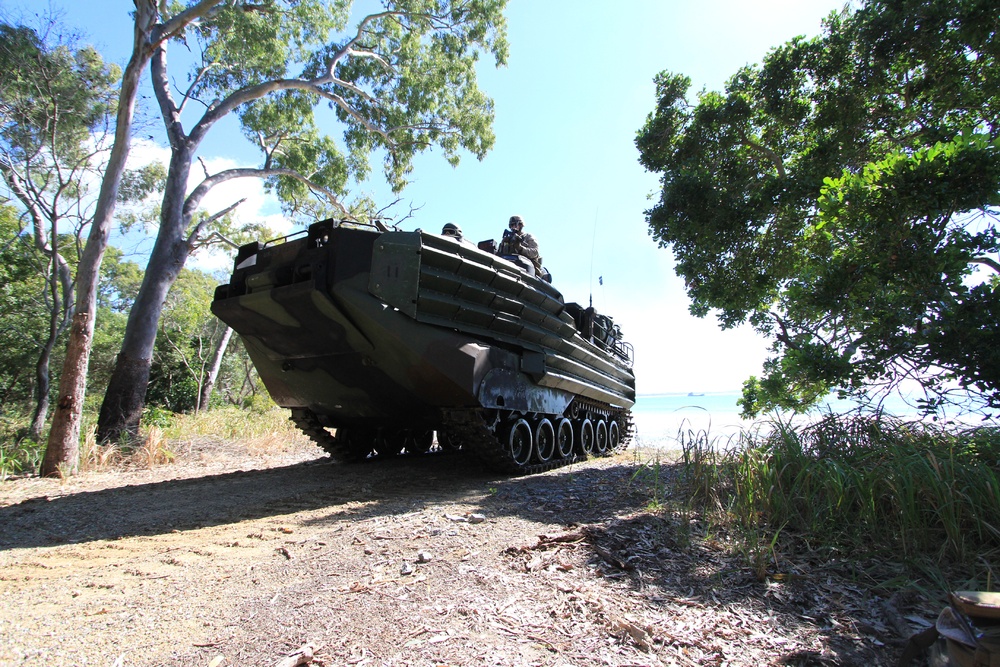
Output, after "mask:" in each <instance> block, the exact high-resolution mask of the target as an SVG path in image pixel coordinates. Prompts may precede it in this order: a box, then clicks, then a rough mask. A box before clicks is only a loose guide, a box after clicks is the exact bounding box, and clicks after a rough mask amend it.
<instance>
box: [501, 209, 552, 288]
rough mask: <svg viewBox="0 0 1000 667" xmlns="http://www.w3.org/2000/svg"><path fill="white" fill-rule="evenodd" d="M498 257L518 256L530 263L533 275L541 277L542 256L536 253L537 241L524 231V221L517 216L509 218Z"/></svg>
mask: <svg viewBox="0 0 1000 667" xmlns="http://www.w3.org/2000/svg"><path fill="white" fill-rule="evenodd" d="M497 254H499V255H501V256H503V255H520V256H521V257H526V258H527V259H528V260H530V261H531V264H532V266H533V268H534V269H535V271H534V274H533V275H537V276H541V275H542V273H543V272H542V256H541V254H540V253H539V252H538V241H536V240H535V237H534V236H532V235H531V234H529V233H527V232H526V231H524V220H523V219H522V218H521V216H519V215H512V216H510V221H509V222H508V223H507V229H506V230H505V231H504V233H503V240H502V241H500V250H499V251H498V253H497Z"/></svg>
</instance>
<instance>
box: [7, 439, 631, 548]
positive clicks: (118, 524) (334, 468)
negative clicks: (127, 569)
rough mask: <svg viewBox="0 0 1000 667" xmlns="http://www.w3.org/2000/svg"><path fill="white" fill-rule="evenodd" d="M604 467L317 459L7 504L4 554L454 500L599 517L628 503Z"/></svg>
mask: <svg viewBox="0 0 1000 667" xmlns="http://www.w3.org/2000/svg"><path fill="white" fill-rule="evenodd" d="M605 470H606V469H590V468H588V467H586V466H585V465H584V466H572V467H570V468H564V469H561V470H560V471H556V472H554V473H549V474H546V475H535V476H529V477H515V478H511V477H504V476H502V475H498V474H496V473H491V472H488V471H486V470H484V469H483V467H482V465H481V464H480V463H479V462H478V460H477V459H475V458H473V457H472V456H468V455H464V454H461V453H458V454H440V455H434V454H431V455H426V456H416V457H398V458H393V459H387V460H380V461H370V462H365V463H361V464H355V465H339V464H332V463H328V462H327V460H326V459H317V460H316V461H310V462H307V463H299V464H295V465H290V466H284V467H276V468H266V469H259V470H248V471H237V472H232V473H226V474H217V475H207V476H204V477H195V478H188V479H179V480H167V481H161V482H154V483H146V484H135V485H129V486H120V487H115V488H108V489H102V490H98V491H84V492H79V493H71V494H67V495H64V496H58V497H53V498H48V497H41V498H33V499H29V500H26V501H23V502H21V503H17V504H15V505H9V506H6V507H0V551H3V550H9V549H18V548H32V547H47V546H56V545H59V544H72V543H82V542H91V541H96V540H115V539H120V538H123V537H132V536H151V535H159V534H164V533H170V532H174V531H184V530H192V529H197V528H202V527H206V526H214V525H221V524H227V523H236V522H239V521H245V520H253V519H259V518H266V517H270V516H280V515H286V514H292V513H295V512H302V511H309V510H317V509H327V510H331V512H329V513H326V514H324V515H323V517H320V518H315V519H312V520H310V521H309V523H313V524H322V523H334V522H337V521H347V520H357V519H363V518H367V517H372V516H381V515H393V514H396V513H405V512H412V511H415V510H420V509H423V508H426V507H429V506H431V505H439V504H446V503H452V502H465V503H469V504H471V505H472V506H477V505H481V506H483V507H484V508H485V509H486V511H488V512H490V514H505V513H512V514H522V513H523V514H524V516H525V518H528V519H532V520H537V521H540V522H544V523H550V522H552V521H554V520H555V521H562V520H563V519H561V518H558V517H555V516H554V512H555V511H556V510H557V509H558V508H562V509H559V512H560V514H563V513H564V510H565V509H566V508H567V507H569V506H577V505H578V506H579V507H580V508H581V510H582V513H580V514H579V515H574V516H577V519H575V520H580V517H583V516H586V517H587V519H586V520H588V521H594V520H599V518H600V517H601V516H613V515H614V514H616V513H618V512H620V511H623V510H624V509H626V508H624V507H618V506H615V505H614V504H608V503H607V502H606V501H597V500H596V497H597V496H596V495H595V493H594V489H598V488H601V489H604V488H607V486H608V484H609V482H608V481H607V480H608V478H607V474H606V472H605ZM484 500H487V501H488V502H484ZM621 500H625V499H624V498H621ZM338 508H341V509H343V510H345V511H338ZM346 510H349V511H346Z"/></svg>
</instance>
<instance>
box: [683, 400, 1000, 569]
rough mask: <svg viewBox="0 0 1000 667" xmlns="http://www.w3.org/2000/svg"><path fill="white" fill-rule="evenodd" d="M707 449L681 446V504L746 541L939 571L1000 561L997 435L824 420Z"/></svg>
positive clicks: (883, 421) (859, 419)
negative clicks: (793, 544)
mask: <svg viewBox="0 0 1000 667" xmlns="http://www.w3.org/2000/svg"><path fill="white" fill-rule="evenodd" d="M716 444H717V443H713V442H712V441H709V440H708V438H707V437H706V438H702V439H695V440H692V441H688V442H686V443H685V451H684V462H685V480H686V485H687V493H688V495H689V497H691V498H692V499H693V500H694V501H696V502H700V503H706V504H709V505H712V506H714V507H716V508H720V509H722V510H724V511H725V513H726V515H727V517H728V520H730V521H732V522H733V523H735V525H737V526H738V527H740V528H741V529H742V530H744V531H753V533H754V534H755V535H760V533H761V532H762V531H765V532H766V531H770V534H772V535H777V533H778V532H780V531H782V530H785V531H792V532H794V533H797V534H800V535H804V536H808V538H809V539H810V541H811V543H812V544H817V543H821V544H826V545H831V546H833V545H835V546H838V547H840V548H845V547H847V548H850V549H855V550H856V549H862V550H864V551H865V552H868V553H873V554H883V555H891V556H893V557H899V556H901V557H903V558H904V559H914V558H926V557H931V558H932V559H933V560H934V561H936V562H939V563H944V562H958V563H970V564H971V563H974V562H976V561H979V562H980V563H981V562H987V563H989V562H997V561H998V560H1000V429H998V428H997V427H981V428H956V427H945V426H938V425H935V424H932V423H924V422H906V421H902V420H897V419H893V418H889V417H886V416H878V417H872V416H858V415H850V416H837V415H828V416H826V417H824V418H822V419H820V420H819V421H817V422H815V423H813V424H809V425H804V426H793V425H791V424H789V423H786V422H780V421H779V422H775V423H774V424H772V425H771V427H770V428H760V429H758V430H757V431H754V432H747V433H744V434H743V435H742V436H740V437H739V438H738V440H737V441H736V442H729V443H727V446H726V447H724V448H723V447H718V446H715V445H716ZM772 548H773V542H772ZM984 559H985V560H984ZM995 574H996V573H993V575H994V576H995Z"/></svg>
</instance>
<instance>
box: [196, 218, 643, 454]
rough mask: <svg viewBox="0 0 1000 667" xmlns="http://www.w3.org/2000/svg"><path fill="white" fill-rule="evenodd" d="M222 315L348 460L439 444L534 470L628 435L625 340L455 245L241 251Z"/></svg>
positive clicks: (493, 260) (221, 299)
mask: <svg viewBox="0 0 1000 667" xmlns="http://www.w3.org/2000/svg"><path fill="white" fill-rule="evenodd" d="M212 311H213V312H214V313H215V314H216V315H217V316H218V317H219V318H220V319H221V320H222V321H223V322H225V323H226V324H228V325H229V326H231V327H232V328H233V329H234V330H235V331H236V332H237V333H238V334H239V335H240V337H241V338H242V340H243V342H244V344H245V346H246V349H247V351H248V353H249V354H250V357H251V359H252V361H253V363H254V365H255V366H256V368H257V371H258V373H259V374H260V377H261V379H262V380H263V382H264V385H265V386H266V387H267V389H268V391H269V392H270V394H271V397H272V398H273V399H274V401H275V402H276V403H277V404H278V405H280V406H282V407H285V408H290V409H291V411H292V416H291V418H292V420H293V421H295V423H296V424H297V425H298V426H299V427H300V428H301V429H302V430H303V431H304V432H305V433H307V434H308V435H309V436H310V437H312V438H313V439H314V440H315V441H316V442H317V443H318V444H320V445H321V446H322V447H323V448H324V449H326V450H327V451H328V452H329V453H330V454H331V455H332V456H333V457H334V458H336V459H339V460H342V461H352V460H361V459H365V458H369V457H372V456H375V455H392V454H398V453H423V452H427V451H429V450H430V449H432V447H433V443H434V440H433V434H434V432H435V431H436V432H437V435H438V437H437V442H438V445H439V447H440V448H441V449H458V448H462V449H467V450H471V451H472V452H474V453H475V454H476V455H478V456H479V457H480V458H482V459H483V460H484V461H485V462H486V463H487V464H488V465H489V466H490V467H492V468H494V469H496V470H500V471H505V472H515V473H518V472H520V473H526V472H535V471H540V470H545V469H548V468H552V467H555V466H558V465H564V464H566V463H568V462H571V461H575V460H579V459H580V458H583V457H586V456H588V455H592V454H594V455H599V454H604V453H606V452H609V451H613V450H615V449H618V448H620V447H623V446H624V445H625V444H626V443H627V440H628V438H629V432H630V428H631V422H630V419H629V409H630V408H631V406H632V405H633V403H634V402H635V377H634V375H633V373H632V369H631V365H632V359H631V357H632V354H631V347H630V346H629V345H628V344H627V343H624V342H623V341H621V340H620V337H621V335H620V330H619V328H618V327H617V326H615V325H614V323H613V322H612V321H611V320H610V318H607V317H605V316H602V315H599V314H596V313H594V311H593V309H590V308H582V307H581V306H579V305H577V304H572V303H570V304H566V303H565V302H564V301H563V298H562V295H561V294H560V293H559V292H558V291H557V290H555V289H554V288H553V287H552V286H551V285H549V284H548V283H546V282H543V281H541V280H538V279H536V278H533V277H529V276H527V275H526V274H524V273H522V272H521V271H520V270H518V269H517V268H516V267H515V266H514V265H513V264H511V263H510V262H507V261H506V260H503V259H501V258H499V257H496V256H494V255H491V254H489V253H488V252H484V251H482V250H480V249H478V248H476V247H474V246H472V245H469V244H467V243H462V242H459V241H456V240H453V239H451V238H447V237H441V236H437V235H433V234H427V233H424V232H420V231H416V232H400V231H377V230H374V229H367V228H362V227H357V226H355V227H348V226H346V225H340V224H338V223H337V222H335V221H332V220H327V221H323V222H318V223H316V224H314V225H312V226H311V227H310V228H309V229H308V231H307V232H304V233H303V234H301V235H297V236H293V237H288V238H286V239H281V240H279V242H271V243H268V244H263V245H262V244H258V243H251V244H248V245H246V246H243V247H242V248H240V251H239V253H238V255H237V258H236V262H235V270H234V272H233V274H232V277H231V280H230V282H229V284H227V285H221V286H219V288H218V289H217V290H216V294H215V299H214V301H213V303H212ZM331 429H332V431H331Z"/></svg>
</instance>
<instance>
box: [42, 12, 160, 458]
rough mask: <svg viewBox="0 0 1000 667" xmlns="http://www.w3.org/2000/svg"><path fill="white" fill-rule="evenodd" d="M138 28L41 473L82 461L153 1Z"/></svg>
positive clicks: (85, 254) (137, 19) (139, 17)
mask: <svg viewBox="0 0 1000 667" xmlns="http://www.w3.org/2000/svg"><path fill="white" fill-rule="evenodd" d="M134 2H135V10H136V11H135V30H134V33H133V43H132V57H131V58H130V59H129V61H128V65H126V67H125V72H124V74H123V76H122V88H121V93H120V94H119V97H118V116H117V118H116V124H115V143H114V145H113V146H112V147H111V156H110V157H109V159H108V165H107V167H106V169H105V172H104V178H103V179H102V181H101V191H100V194H99V195H98V198H97V208H96V210H95V212H94V221H93V223H92V224H91V227H90V234H89V235H88V237H87V244H86V246H84V249H83V255H82V256H81V258H80V264H79V266H78V267H77V293H76V309H75V313H74V315H73V325H72V326H71V327H70V337H69V342H68V343H67V344H66V360H65V361H64V362H63V372H62V376H61V378H60V380H59V400H58V402H57V403H56V410H55V414H54V415H53V416H52V428H51V429H50V430H49V440H48V444H47V446H46V448H45V458H44V459H43V460H42V468H41V470H40V473H41V474H42V475H45V476H51V475H59V474H63V473H66V474H72V473H75V472H76V471H77V469H78V468H79V465H80V460H79V459H80V454H79V452H80V419H81V417H82V415H83V397H84V394H85V393H86V391H87V367H88V366H89V364H90V350H91V346H92V344H93V339H94V318H95V315H96V312H97V281H98V277H99V270H100V268H101V261H102V260H103V259H104V251H105V249H106V248H107V247H108V237H109V235H110V234H111V223H112V221H113V219H114V213H115V200H116V199H117V197H118V185H119V184H120V183H121V178H122V173H123V172H124V171H125V161H126V159H127V158H128V153H129V148H130V145H131V138H132V118H133V115H134V113H135V100H136V96H137V94H138V91H139V77H140V76H142V72H143V70H144V69H145V68H146V64H147V63H148V62H149V59H150V56H151V55H152V50H151V48H150V39H149V38H150V31H151V29H152V27H153V24H154V21H155V20H156V3H155V2H154V0H134Z"/></svg>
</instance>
